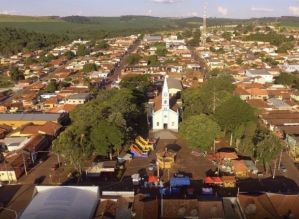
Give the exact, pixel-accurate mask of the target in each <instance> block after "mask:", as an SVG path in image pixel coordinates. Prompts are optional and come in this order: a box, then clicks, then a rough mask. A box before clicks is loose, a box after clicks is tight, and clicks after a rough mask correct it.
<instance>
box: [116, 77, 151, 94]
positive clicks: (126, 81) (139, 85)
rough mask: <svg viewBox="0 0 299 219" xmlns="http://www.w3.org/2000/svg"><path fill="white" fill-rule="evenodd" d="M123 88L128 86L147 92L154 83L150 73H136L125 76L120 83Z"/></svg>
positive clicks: (131, 88)
mask: <svg viewBox="0 0 299 219" xmlns="http://www.w3.org/2000/svg"><path fill="white" fill-rule="evenodd" d="M119 85H120V87H121V88H127V89H129V90H132V91H134V90H139V91H140V92H142V93H145V92H146V90H147V89H148V88H149V87H150V86H151V85H152V81H151V76H150V75H149V74H144V75H135V76H132V77H131V76H127V77H124V78H123V79H122V80H121V82H120V83H119Z"/></svg>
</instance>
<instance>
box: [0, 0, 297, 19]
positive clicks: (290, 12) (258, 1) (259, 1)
mask: <svg viewBox="0 0 299 219" xmlns="http://www.w3.org/2000/svg"><path fill="white" fill-rule="evenodd" d="M205 2H206V3H207V5H206V16H207V17H218V18H220V17H222V18H253V17H280V16H299V0H250V1H247V0H0V14H12V15H28V16H52V15H56V16H71V15H81V16H99V17H101V16H104V17H116V16H122V15H149V16H154V17H191V16H197V17H203V13H204V5H205Z"/></svg>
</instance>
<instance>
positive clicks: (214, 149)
mask: <svg viewBox="0 0 299 219" xmlns="http://www.w3.org/2000/svg"><path fill="white" fill-rule="evenodd" d="M215 153H216V142H215V139H214V156H215Z"/></svg>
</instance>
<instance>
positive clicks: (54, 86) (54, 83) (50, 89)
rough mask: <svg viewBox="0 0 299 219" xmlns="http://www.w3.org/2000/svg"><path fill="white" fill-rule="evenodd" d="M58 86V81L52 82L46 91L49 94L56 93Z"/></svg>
mask: <svg viewBox="0 0 299 219" xmlns="http://www.w3.org/2000/svg"><path fill="white" fill-rule="evenodd" d="M57 87H58V84H57V83H56V80H51V81H50V83H49V84H48V85H47V87H46V90H47V91H48V92H49V93H54V92H55V91H56V90H57Z"/></svg>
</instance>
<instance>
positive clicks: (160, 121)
mask: <svg viewBox="0 0 299 219" xmlns="http://www.w3.org/2000/svg"><path fill="white" fill-rule="evenodd" d="M180 105H181V101H180V100H177V99H176V96H175V95H173V94H172V95H171V94H170V92H169V88H168V77H167V76H165V78H164V82H163V88H162V92H161V93H159V94H158V95H157V96H156V97H155V98H154V99H151V100H150V101H149V110H150V112H151V114H149V117H150V118H151V120H152V129H153V131H159V130H162V129H168V130H172V131H176V132H177V131H178V129H179V118H180V111H181V107H180Z"/></svg>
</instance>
